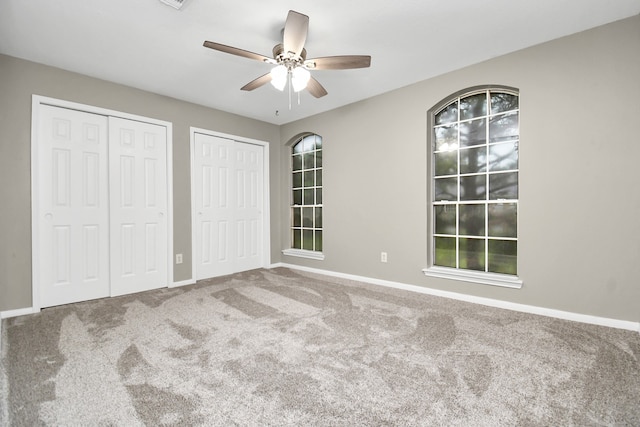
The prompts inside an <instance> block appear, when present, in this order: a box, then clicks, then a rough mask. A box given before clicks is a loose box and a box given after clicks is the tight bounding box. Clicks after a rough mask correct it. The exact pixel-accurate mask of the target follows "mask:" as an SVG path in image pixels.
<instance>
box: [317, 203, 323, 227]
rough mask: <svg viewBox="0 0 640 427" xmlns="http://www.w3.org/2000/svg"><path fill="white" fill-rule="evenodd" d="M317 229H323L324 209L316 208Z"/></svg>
mask: <svg viewBox="0 0 640 427" xmlns="http://www.w3.org/2000/svg"><path fill="white" fill-rule="evenodd" d="M316 228H322V208H316Z"/></svg>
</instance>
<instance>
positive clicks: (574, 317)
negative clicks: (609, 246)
mask: <svg viewBox="0 0 640 427" xmlns="http://www.w3.org/2000/svg"><path fill="white" fill-rule="evenodd" d="M275 267H285V268H291V269H294V270H301V271H308V272H310V273H316V274H323V275H325V276H332V277H338V278H341V279H348V280H354V281H358V282H364V283H370V284H372V285H378V286H386V287H389V288H395V289H402V290H405V291H411V292H417V293H421V294H426V295H433V296H438V297H444V298H451V299H455V300H459V301H465V302H470V303H474V304H481V305H486V306H489V307H495V308H503V309H506V310H513V311H519V312H522V313H529V314H537V315H540V316H546V317H553V318H556V319H563V320H571V321H574V322H580V323H588V324H591V325H598V326H606V327H609V328H617V329H626V330H629V331H636V332H638V333H640V322H632V321H627V320H618V319H611V318H608V317H599V316H592V315H589V314H580V313H573V312H570V311H562V310H555V309H551V308H545V307H537V306H534V305H527V304H518V303H513V302H508V301H502V300H497V299H492V298H483V297H476V296H473V295H466V294H460V293H457V292H450V291H442V290H439V289H432V288H426V287H423V286H417V285H408V284H405V283H399V282H392V281H388V280H382V279H374V278H370V277H364V276H356V275H353V274H345V273H339V272H335V271H327V270H322V269H318V268H311V267H304V266H299V265H293V264H286V263H282V262H280V263H276V264H272V265H271V268H275Z"/></svg>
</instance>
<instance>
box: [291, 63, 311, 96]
mask: <svg viewBox="0 0 640 427" xmlns="http://www.w3.org/2000/svg"><path fill="white" fill-rule="evenodd" d="M310 78H311V73H310V72H309V70H307V69H306V68H302V67H296V68H294V69H293V71H292V72H291V85H292V86H293V90H294V91H295V92H300V91H301V90H303V89H305V88H306V87H307V83H309V79H310Z"/></svg>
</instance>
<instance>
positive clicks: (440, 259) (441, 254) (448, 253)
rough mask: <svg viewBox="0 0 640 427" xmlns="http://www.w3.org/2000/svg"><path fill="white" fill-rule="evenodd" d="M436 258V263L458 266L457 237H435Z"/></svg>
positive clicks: (444, 265) (445, 265) (434, 261)
mask: <svg viewBox="0 0 640 427" xmlns="http://www.w3.org/2000/svg"><path fill="white" fill-rule="evenodd" d="M435 251H436V253H435V259H434V260H433V263H434V265H440V266H442V267H454V268H455V266H456V239H455V238H454V237H436V238H435Z"/></svg>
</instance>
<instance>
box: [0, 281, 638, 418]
mask: <svg viewBox="0 0 640 427" xmlns="http://www.w3.org/2000/svg"><path fill="white" fill-rule="evenodd" d="M2 339H3V340H4V341H3V345H2V350H3V353H4V354H3V355H2V367H3V372H2V375H0V383H1V382H2V381H1V379H2V378H3V377H4V379H5V383H4V384H0V391H3V390H4V392H3V395H2V397H3V398H4V402H3V403H2V404H0V416H3V417H4V418H3V420H2V422H1V423H0V424H3V425H11V426H22V425H24V426H34V425H87V426H88V425H100V426H107V425H118V426H136V425H152V426H157V425H216V426H229V425H241V426H254V425H274V426H286V425H296V426H310V425H314V426H352V425H367V426H368V425H372V426H379V425H384V426H388V425H401V426H408V425H409V426H422V425H425V426H430V425H449V426H456V425H459V426H500V425H527V426H528V425H532V426H536V425H540V426H551V425H578V426H583V425H619V426H638V425H640V334H638V333H637V332H632V331H624V330H617V329H610V328H605V327H598V326H593V325H585V324H580V323H573V322H568V321H562V320H557V319H551V318H546V317H540V316H535V315H529V314H523V313H517V312H512V311H506V310H500V309H495V308H490V307H485V306H481V305H474V304H469V303H464V302H460V301H454V300H448V299H444V298H437V297H432V296H428V295H422V294H415V293H410V292H405V291H401V290H395V289H386V288H382V287H375V286H373V285H367V284H360V283H356V282H351V281H347V280H341V279H335V278H329V277H323V276H318V275H313V274H309V273H302V272H296V271H292V270H289V269H285V268H277V269H273V270H254V271H250V272H245V273H239V274H235V275H231V276H226V277H221V278H216V279H211V280H208V281H204V282H201V283H199V284H197V285H193V286H188V287H183V288H174V289H163V290H158V291H151V292H145V293H140V294H135V295H129V296H124V297H118V298H108V299H104V300H97V301H89V302H84V303H79V304H73V305H68V306H61V307H55V308H50V309H46V310H43V311H42V312H41V313H39V314H35V315H29V316H22V317H18V318H13V319H5V320H4V321H3V337H2ZM7 390H8V393H7Z"/></svg>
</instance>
